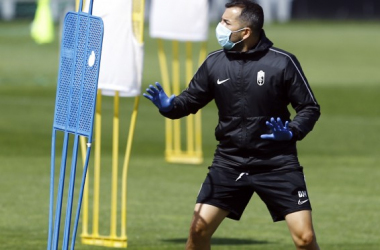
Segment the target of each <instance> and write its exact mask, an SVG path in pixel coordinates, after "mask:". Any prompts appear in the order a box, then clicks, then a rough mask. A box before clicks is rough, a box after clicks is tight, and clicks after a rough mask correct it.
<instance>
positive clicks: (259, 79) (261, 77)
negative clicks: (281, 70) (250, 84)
mask: <svg viewBox="0 0 380 250" xmlns="http://www.w3.org/2000/svg"><path fill="white" fill-rule="evenodd" d="M264 82H265V72H264V71H262V70H260V71H259V72H257V84H258V85H260V86H262V85H264Z"/></svg>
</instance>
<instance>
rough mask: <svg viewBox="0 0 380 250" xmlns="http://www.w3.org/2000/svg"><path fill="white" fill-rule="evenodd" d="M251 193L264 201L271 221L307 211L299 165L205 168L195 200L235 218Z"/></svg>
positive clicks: (304, 187)
mask: <svg viewBox="0 0 380 250" xmlns="http://www.w3.org/2000/svg"><path fill="white" fill-rule="evenodd" d="M254 192H256V193H257V195H258V196H259V197H260V198H261V200H262V201H264V203H265V204H266V206H267V208H268V210H269V212H270V214H271V216H272V219H273V221H281V220H284V219H285V216H286V215H287V214H289V213H293V212H296V211H301V210H311V204H310V200H309V197H308V193H307V190H306V183H305V178H304V174H303V171H302V167H298V168H294V169H291V170H281V171H272V172H267V173H255V174H250V173H249V172H239V171H237V170H235V169H229V168H222V167H209V173H208V174H207V177H206V179H205V181H204V182H203V184H202V187H201V189H200V191H199V194H198V198H197V203H202V204H209V205H213V206H216V207H219V208H221V209H224V210H226V211H229V212H230V213H229V214H228V216H227V217H228V218H231V219H234V220H239V219H240V217H241V215H242V214H243V211H244V209H245V207H246V206H247V204H248V202H249V200H250V199H251V197H252V195H253V193H254Z"/></svg>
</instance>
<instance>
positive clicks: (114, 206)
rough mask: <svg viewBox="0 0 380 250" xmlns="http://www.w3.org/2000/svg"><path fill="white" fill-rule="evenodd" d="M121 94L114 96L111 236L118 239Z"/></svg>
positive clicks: (117, 93)
mask: <svg viewBox="0 0 380 250" xmlns="http://www.w3.org/2000/svg"><path fill="white" fill-rule="evenodd" d="M119 123H120V121H119V92H118V91H116V93H115V96H114V115H113V139H112V141H113V146H112V191H111V223H110V225H111V229H110V236H111V237H116V226H117V222H116V219H117V176H118V174H117V172H118V171H117V170H118V166H119Z"/></svg>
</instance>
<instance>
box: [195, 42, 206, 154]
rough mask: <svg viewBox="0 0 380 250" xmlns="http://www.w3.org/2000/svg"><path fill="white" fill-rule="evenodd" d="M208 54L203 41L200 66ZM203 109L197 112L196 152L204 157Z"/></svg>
mask: <svg viewBox="0 0 380 250" xmlns="http://www.w3.org/2000/svg"><path fill="white" fill-rule="evenodd" d="M206 55H207V43H206V42H202V44H201V49H200V52H199V58H198V66H200V65H201V64H202V63H203V61H204V59H205V58H206ZM201 114H202V112H201V110H199V111H198V113H197V114H195V125H194V126H195V152H197V154H198V156H199V157H202V119H201Z"/></svg>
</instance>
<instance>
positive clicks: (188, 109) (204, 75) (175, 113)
mask: <svg viewBox="0 0 380 250" xmlns="http://www.w3.org/2000/svg"><path fill="white" fill-rule="evenodd" d="M213 98H214V94H213V86H212V84H210V83H209V81H208V71H207V64H206V61H205V62H204V63H203V64H202V65H201V67H200V68H199V69H198V71H197V72H196V73H195V75H194V77H193V79H191V81H190V83H189V86H188V87H187V88H186V89H185V90H184V91H183V92H182V93H181V94H179V95H178V96H176V97H175V98H174V107H173V109H172V110H170V111H168V112H161V111H160V113H161V114H162V115H163V116H165V117H167V118H170V119H179V118H182V117H184V116H188V115H189V114H195V113H197V112H198V110H199V109H201V108H203V107H204V106H205V105H206V104H207V103H209V102H210V101H211V100H212V99H213Z"/></svg>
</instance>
